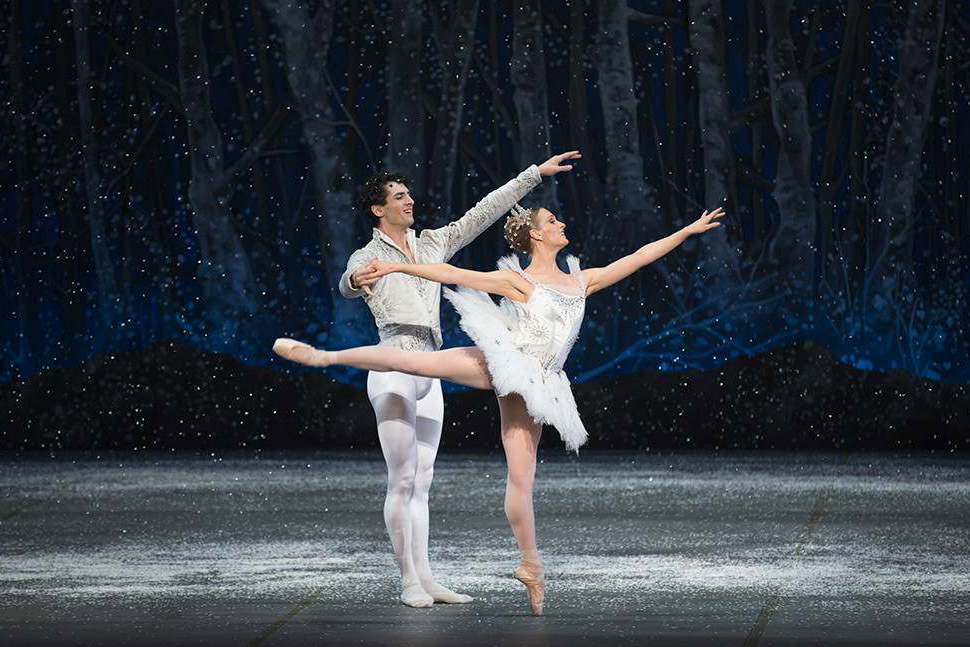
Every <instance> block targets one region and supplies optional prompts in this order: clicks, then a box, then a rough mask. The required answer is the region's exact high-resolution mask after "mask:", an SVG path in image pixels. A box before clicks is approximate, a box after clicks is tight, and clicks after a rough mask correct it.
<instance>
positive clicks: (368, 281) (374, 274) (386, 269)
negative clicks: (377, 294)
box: [356, 258, 397, 287]
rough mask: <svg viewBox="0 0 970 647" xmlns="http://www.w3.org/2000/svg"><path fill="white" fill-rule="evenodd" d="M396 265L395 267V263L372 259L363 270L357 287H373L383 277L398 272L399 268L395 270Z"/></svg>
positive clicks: (357, 280)
mask: <svg viewBox="0 0 970 647" xmlns="http://www.w3.org/2000/svg"><path fill="white" fill-rule="evenodd" d="M394 265H395V264H394V263H389V262H387V261H382V260H380V259H377V258H374V259H371V261H370V262H369V263H367V265H365V266H364V267H363V268H361V270H360V275H359V277H358V278H357V279H356V282H357V285H359V286H361V287H363V286H365V285H366V286H369V285H373V284H374V283H376V282H377V280H378V279H380V278H381V277H382V276H386V275H388V274H390V273H391V272H396V271H397V268H395V266H394Z"/></svg>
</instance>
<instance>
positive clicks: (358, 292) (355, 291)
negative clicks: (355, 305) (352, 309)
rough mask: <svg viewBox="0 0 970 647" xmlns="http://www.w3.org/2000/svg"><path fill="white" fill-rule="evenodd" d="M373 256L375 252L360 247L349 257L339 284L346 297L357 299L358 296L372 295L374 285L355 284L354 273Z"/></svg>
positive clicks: (341, 292) (338, 286)
mask: <svg viewBox="0 0 970 647" xmlns="http://www.w3.org/2000/svg"><path fill="white" fill-rule="evenodd" d="M372 256H373V254H371V253H368V252H367V250H366V249H358V250H357V251H356V252H354V253H353V254H351V255H350V258H349V259H347V269H346V270H344V273H343V275H341V277H340V282H339V283H338V284H337V288H338V289H339V290H340V294H342V295H343V296H344V298H345V299H356V298H357V297H361V296H365V295H366V296H370V295H371V291H372V290H373V287H370V286H366V285H365V286H355V285H354V284H353V277H354V273H355V272H356V271H357V270H359V269H361V268H362V267H364V266H365V265H366V264H367V262H368V261H369V260H370V258H371V257H372Z"/></svg>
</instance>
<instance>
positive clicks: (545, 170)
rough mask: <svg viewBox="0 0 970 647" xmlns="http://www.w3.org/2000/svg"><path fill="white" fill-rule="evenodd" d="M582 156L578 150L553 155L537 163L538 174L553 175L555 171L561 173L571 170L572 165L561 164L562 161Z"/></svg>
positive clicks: (543, 175)
mask: <svg viewBox="0 0 970 647" xmlns="http://www.w3.org/2000/svg"><path fill="white" fill-rule="evenodd" d="M582 156H583V154H582V153H580V152H579V151H569V152H568V153H560V154H558V155H553V156H552V157H550V158H549V159H547V160H546V161H545V162H543V163H542V164H540V165H539V175H541V176H542V177H548V176H550V175H555V174H556V173H562V172H563V171H571V170H573V165H572V164H563V162H565V161H566V160H578V159H579V158H580V157H582Z"/></svg>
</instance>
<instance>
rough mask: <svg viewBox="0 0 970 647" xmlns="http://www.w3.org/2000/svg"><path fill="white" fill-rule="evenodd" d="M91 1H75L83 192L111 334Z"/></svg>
mask: <svg viewBox="0 0 970 647" xmlns="http://www.w3.org/2000/svg"><path fill="white" fill-rule="evenodd" d="M88 10H89V6H88V1H87V0H73V3H72V15H73V23H74V52H75V59H76V61H77V103H78V116H79V118H80V126H81V150H82V154H83V157H84V189H85V196H86V198H87V208H88V212H87V221H88V227H89V229H90V233H91V256H92V257H93V259H94V272H95V276H97V279H98V314H99V316H100V317H101V320H102V323H103V324H104V326H105V332H106V333H107V334H108V335H111V334H112V333H111V331H113V330H114V321H115V318H116V310H117V308H116V307H115V306H114V303H115V298H116V296H117V295H116V294H115V291H116V289H117V285H116V282H115V275H114V267H113V265H112V263H111V254H110V251H109V247H108V231H107V226H106V225H105V210H104V200H103V198H102V195H101V194H102V187H101V170H100V168H99V160H98V135H97V132H96V131H95V123H94V118H93V116H92V115H93V112H92V102H91V48H90V44H89V39H88V24H89V16H88Z"/></svg>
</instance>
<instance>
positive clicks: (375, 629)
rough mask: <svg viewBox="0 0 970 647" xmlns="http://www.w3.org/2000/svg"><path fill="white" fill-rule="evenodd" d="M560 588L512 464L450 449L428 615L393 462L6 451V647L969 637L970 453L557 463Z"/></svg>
mask: <svg viewBox="0 0 970 647" xmlns="http://www.w3.org/2000/svg"><path fill="white" fill-rule="evenodd" d="M540 457H541V458H544V462H543V463H542V464H541V465H540V468H539V475H538V478H537V499H536V510H537V516H538V527H539V542H540V548H541V549H542V551H543V554H544V556H545V559H546V563H547V567H548V574H547V578H548V580H547V582H548V597H547V600H546V613H547V615H546V616H545V617H543V618H533V617H531V616H529V615H528V609H527V605H526V601H525V594H524V592H523V590H522V589H521V585H519V584H518V583H517V582H515V581H513V580H512V579H511V578H510V576H509V575H510V573H511V570H512V567H513V566H514V564H515V558H516V553H515V550H514V543H513V540H512V536H511V533H510V531H509V529H508V526H507V524H506V522H505V518H504V516H503V513H502V496H503V489H504V481H503V478H504V466H503V461H502V458H501V455H499V454H487V455H469V454H456V453H449V452H448V451H443V452H442V455H441V456H440V457H439V460H438V464H437V470H436V476H435V486H434V488H433V490H432V502H431V506H432V538H431V553H432V563H433V565H434V567H435V570H436V573H437V576H438V578H439V580H440V581H441V582H442V583H444V584H446V585H447V586H450V587H452V588H455V589H456V590H459V591H462V592H467V593H469V594H472V595H474V596H475V597H476V600H475V602H474V603H472V604H470V605H466V606H445V605H438V606H435V607H434V608H433V609H430V610H414V609H408V608H405V607H402V606H401V605H399V604H397V603H396V599H397V593H398V583H397V580H396V574H395V567H394V564H393V562H392V556H391V551H390V546H389V543H388V541H387V538H386V535H385V530H384V526H383V519H382V513H381V508H382V501H383V495H384V466H383V463H382V461H381V460H380V456H379V455H378V454H376V453H341V454H323V453H309V452H305V453H299V452H292V453H263V454H261V455H260V456H259V458H254V454H253V453H249V454H241V453H216V454H214V455H209V454H207V455H204V456H199V455H195V456H189V455H182V454H144V453H132V454H110V453H102V454H101V455H100V456H98V455H96V454H78V455H58V456H57V457H56V458H54V459H51V458H49V457H41V456H20V457H15V456H13V455H11V454H6V455H3V454H0V636H2V637H3V640H2V641H0V642H2V643H3V644H4V645H35V644H36V645H44V644H103V645H114V644H139V645H154V644H166V645H187V644H198V645H223V644H225V645H267V646H270V645H284V644H290V645H319V644H348V645H349V644H357V645H380V644H389V643H394V644H401V645H418V644H439V643H440V644H450V645H460V646H461V647H467V646H470V645H495V644H508V645H546V644H548V645H560V644H573V643H577V642H583V641H585V642H586V643H587V644H590V645H591V644H601V643H603V644H611V645H621V644H630V645H642V644H646V643H647V642H648V641H654V640H659V641H660V644H711V645H731V644H733V645H743V644H749V645H751V644H760V645H792V644H873V645H876V644H878V645H890V644H964V645H966V644H968V642H970V638H968V636H970V457H966V456H964V457H958V458H953V457H947V456H932V455H887V454H848V455H839V454H769V453H760V454H739V453H730V452H720V453H677V452H675V453H669V452H660V453H658V452H650V453H639V454H634V453H600V452H594V451H585V452H583V453H582V454H581V456H580V457H579V459H575V458H571V457H568V456H566V455H565V454H564V453H554V452H544V453H543V454H542V455H541V456H540Z"/></svg>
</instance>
